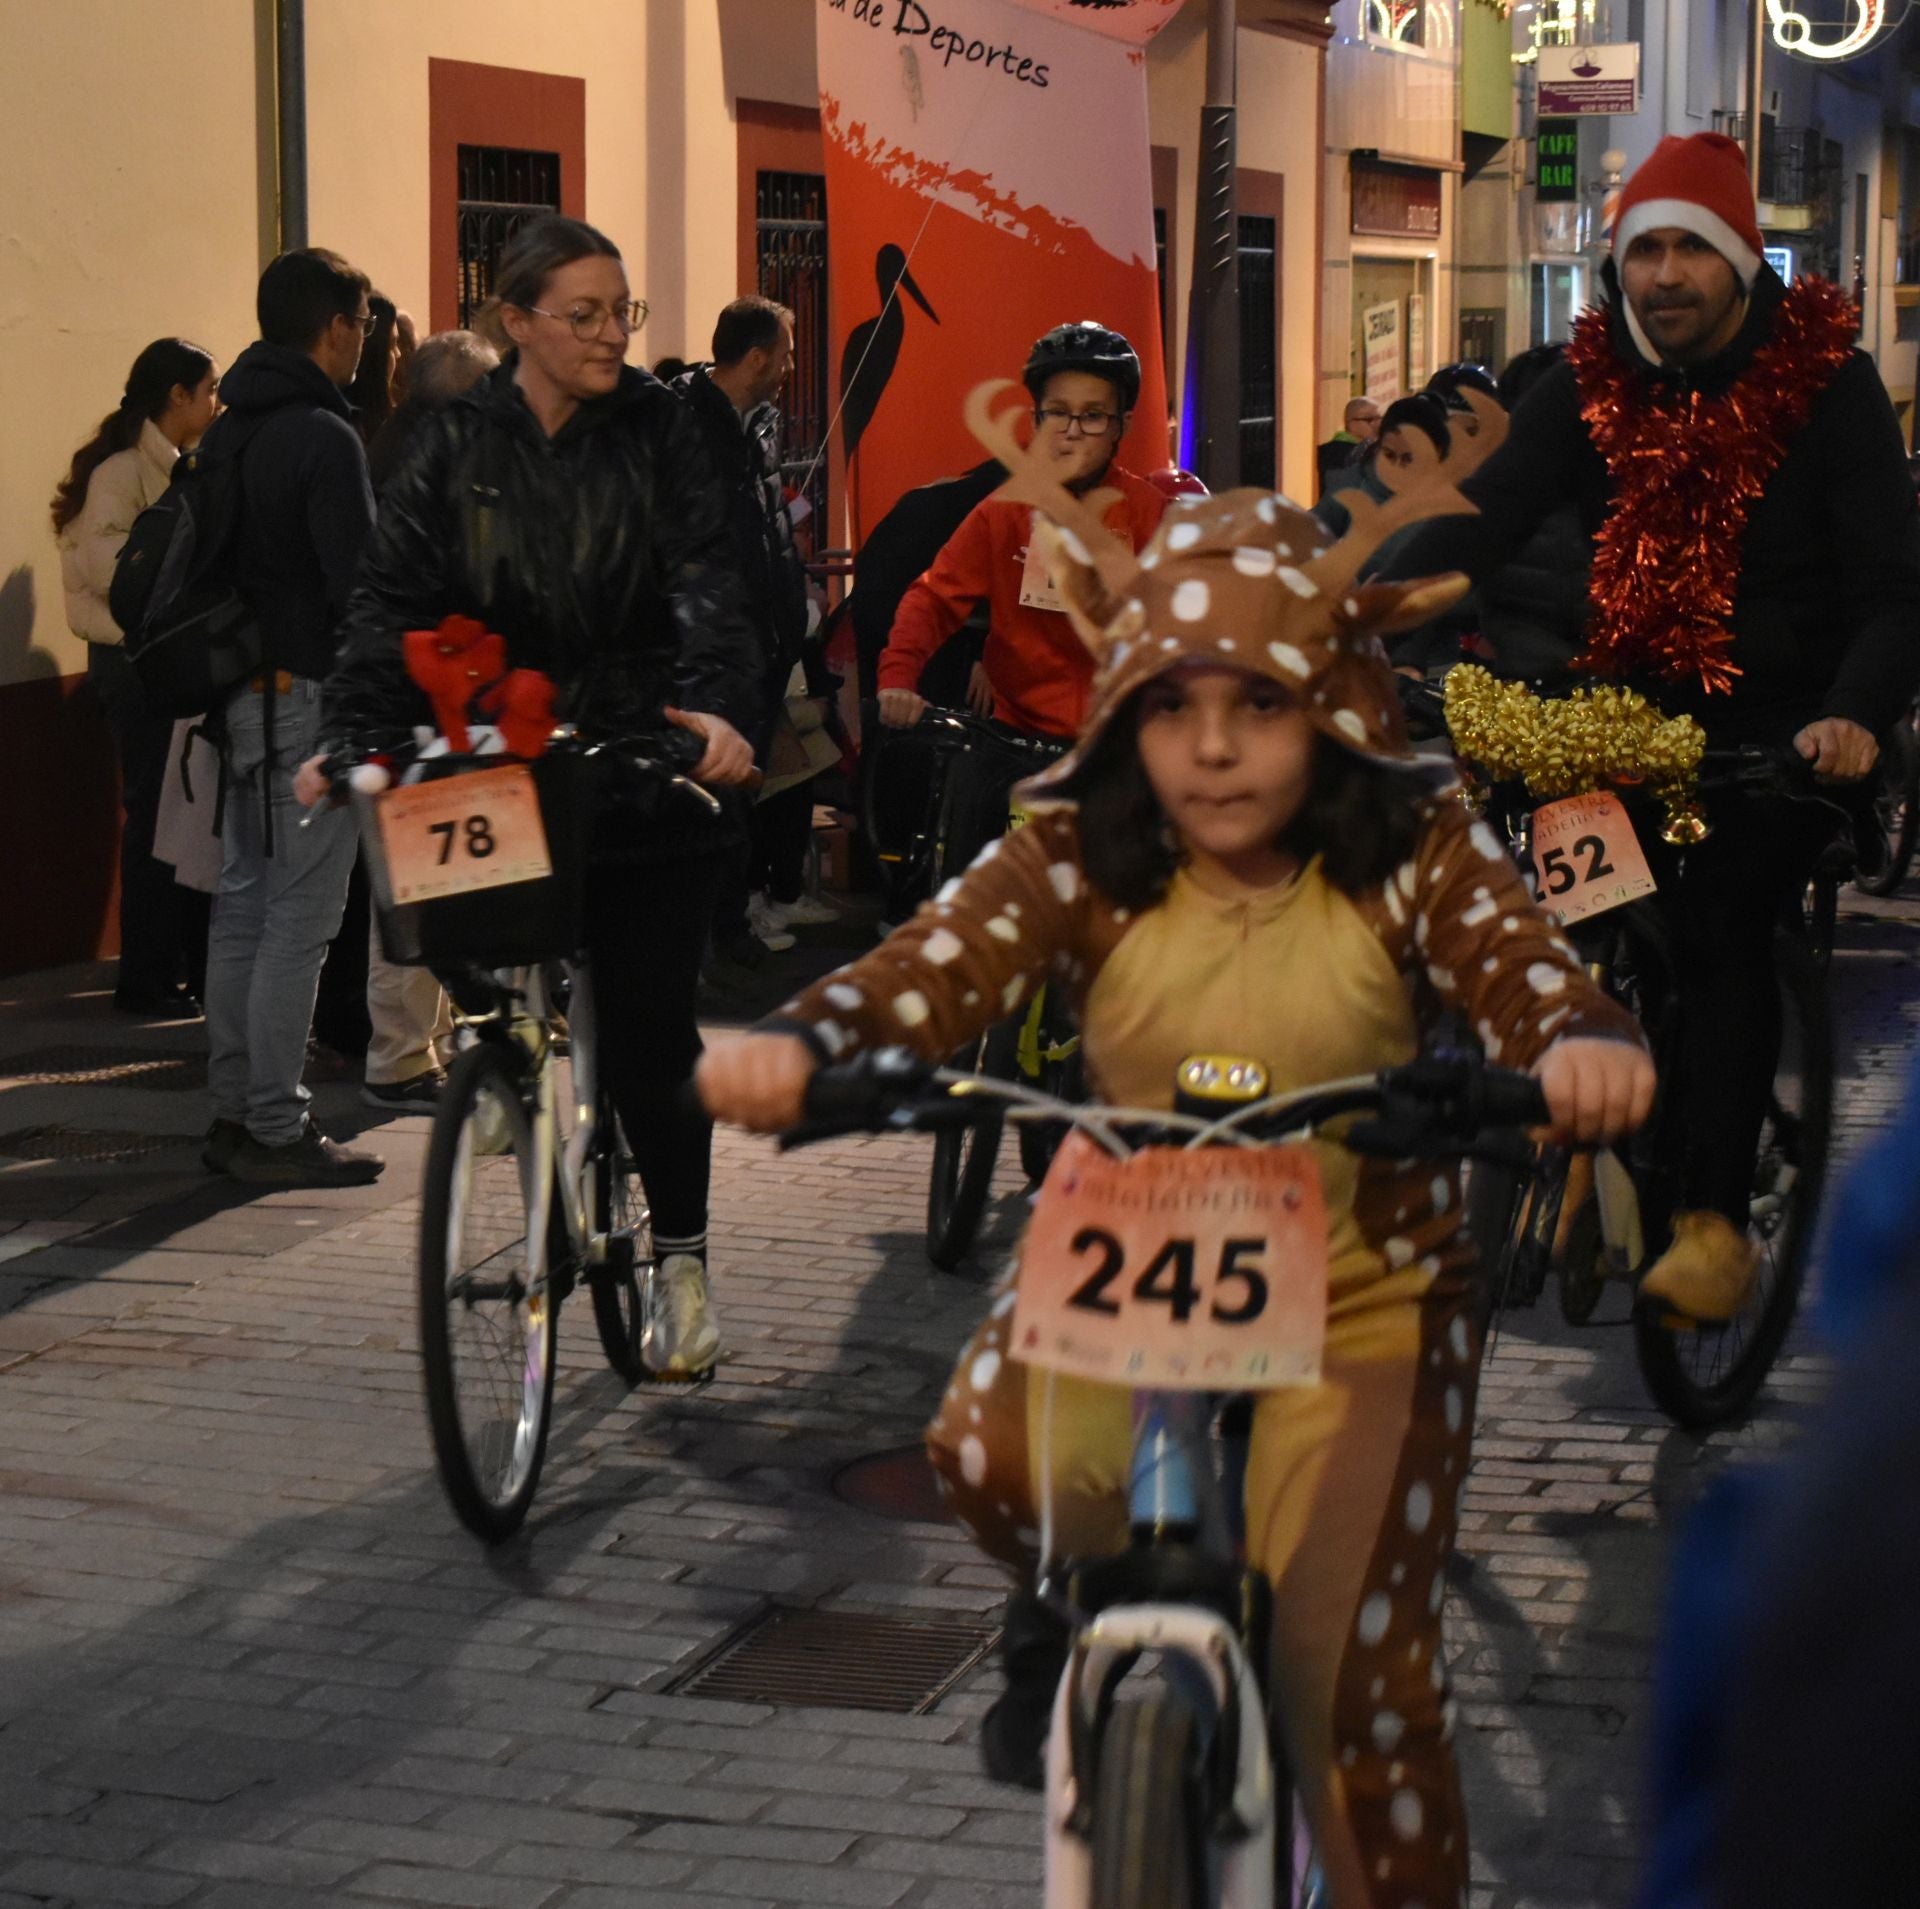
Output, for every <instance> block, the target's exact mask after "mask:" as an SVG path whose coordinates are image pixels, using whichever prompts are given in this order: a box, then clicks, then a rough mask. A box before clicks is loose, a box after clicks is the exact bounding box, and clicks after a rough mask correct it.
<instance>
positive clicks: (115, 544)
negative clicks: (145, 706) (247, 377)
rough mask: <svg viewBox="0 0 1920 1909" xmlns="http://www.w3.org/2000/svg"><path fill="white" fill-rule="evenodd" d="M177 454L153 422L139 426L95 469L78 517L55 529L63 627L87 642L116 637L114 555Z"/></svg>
mask: <svg viewBox="0 0 1920 1909" xmlns="http://www.w3.org/2000/svg"><path fill="white" fill-rule="evenodd" d="M179 456H180V452H179V448H178V447H177V446H176V445H175V444H174V443H173V442H172V440H171V439H170V438H168V437H167V435H166V433H165V432H163V431H162V430H161V429H160V427H159V426H158V425H157V424H154V423H152V422H151V421H149V422H147V423H145V424H143V425H141V427H140V438H139V441H138V442H137V443H136V444H134V445H133V446H132V447H131V448H130V449H128V450H124V451H116V452H115V453H114V454H113V455H112V456H111V457H110V458H108V459H107V460H106V462H105V463H103V464H100V465H98V466H96V467H95V470H94V473H93V475H92V476H91V477H90V478H88V479H87V501H86V503H85V504H84V505H83V506H82V507H81V511H80V515H79V516H78V517H76V518H75V519H74V520H73V522H72V523H70V524H69V525H68V526H67V527H66V529H65V530H63V531H62V532H61V533H60V581H61V583H62V585H63V586H64V587H65V590H66V595H67V627H68V628H69V629H71V630H72V631H73V633H74V635H75V636H77V637H80V638H82V639H84V640H85V641H86V642H88V643H116V644H117V643H118V642H119V641H120V626H119V624H117V623H116V622H115V621H114V620H113V614H112V612H111V611H110V610H108V608H107V586H108V585H109V584H110V583H112V581H113V564H114V559H115V558H116V557H118V556H119V554H120V546H121V545H122V544H124V543H125V542H126V541H127V532H128V531H130V530H131V529H132V528H133V520H134V519H135V518H136V517H138V516H139V515H140V513H141V512H142V511H143V510H145V509H146V507H147V506H148V505H149V504H151V503H152V502H153V501H154V500H155V499H156V498H157V497H158V496H159V495H160V493H161V492H162V491H163V490H165V489H166V488H167V485H168V484H169V483H170V482H171V481H172V478H173V467H174V465H175V463H176V462H177V461H178V459H179Z"/></svg>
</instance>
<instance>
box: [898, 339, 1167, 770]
mask: <svg viewBox="0 0 1920 1909" xmlns="http://www.w3.org/2000/svg"><path fill="white" fill-rule="evenodd" d="M1025 379H1026V386H1027V389H1028V391H1030V392H1031V393H1032V394H1033V404H1034V445H1035V448H1036V449H1038V450H1039V451H1041V452H1042V453H1043V454H1044V455H1045V456H1046V457H1047V458H1048V459H1049V460H1050V461H1051V462H1052V463H1053V465H1054V466H1055V467H1056V469H1057V471H1058V473H1059V476H1060V479H1061V482H1062V483H1064V484H1065V486H1066V487H1067V489H1068V490H1070V491H1072V492H1073V493H1074V494H1075V495H1076V496H1084V495H1085V494H1086V493H1087V492H1088V491H1093V490H1099V489H1101V488H1103V487H1104V488H1107V489H1110V490H1117V491H1118V492H1119V493H1120V496H1119V498H1118V500H1117V501H1116V502H1115V503H1113V504H1112V505H1111V506H1109V508H1108V510H1107V514H1106V521H1107V524H1108V526H1109V527H1110V528H1111V529H1113V530H1114V531H1116V532H1117V533H1118V534H1119V535H1121V536H1122V537H1124V538H1125V539H1126V541H1127V543H1128V545H1129V546H1130V547H1131V548H1132V549H1135V550H1138V549H1140V548H1141V546H1142V545H1144V544H1145V543H1146V541H1147V539H1148V538H1149V537H1151V536H1152V535H1153V533H1154V530H1155V528H1156V527H1157V526H1158V525H1159V522H1160V516H1161V513H1162V512H1163V511H1164V510H1165V509H1166V507H1167V500H1166V499H1165V497H1163V496H1162V495H1161V494H1160V492H1159V491H1157V490H1156V489H1155V488H1154V487H1153V486H1152V485H1151V484H1149V483H1148V482H1147V481H1146V479H1145V478H1142V477H1136V476H1135V475H1134V474H1133V473H1132V472H1131V471H1129V470H1127V469H1125V468H1124V467H1123V466H1121V465H1119V464H1117V463H1115V462H1114V453H1115V452H1116V451H1117V450H1118V449H1119V446H1120V440H1121V438H1122V437H1123V436H1124V435H1125V434H1126V429H1127V414H1128V413H1129V412H1130V411H1131V410H1132V409H1133V406H1134V402H1135V400H1136V399H1137V398H1138V397H1139V395H1140V359H1139V356H1138V354H1137V353H1136V352H1135V351H1134V349H1133V347H1132V346H1131V345H1130V344H1128V342H1127V341H1126V339H1125V338H1123V337H1122V336H1121V335H1120V334H1119V333H1118V332H1116V331H1108V330H1107V329H1106V328H1105V327H1104V326H1101V325H1095V324H1090V323H1083V324H1078V325H1060V326H1057V327H1056V328H1055V329H1054V330H1052V331H1050V332H1048V333H1047V335H1046V336H1045V337H1044V338H1042V339H1040V340H1039V342H1038V343H1036V344H1035V346H1034V348H1033V351H1032V353H1031V354H1030V355H1029V357H1028V359H1027V368H1026V372H1025ZM1032 523H1033V511H1032V509H1031V508H1030V507H1029V506H1028V505H1026V504H1017V503H1012V502H1009V501H1007V500H1005V499H1002V498H1000V497H998V496H994V497H988V498H987V499H986V500H985V501H984V502H982V503H979V504H977V505H975V506H974V508H973V510H972V511H971V512H969V514H968V515H967V517H966V519H965V520H964V521H963V522H962V524H961V526H960V528H959V529H958V530H956V531H955V532H954V534H953V536H952V537H951V538H950V539H949V540H948V542H947V545H946V547H945V549H943V550H942V551H941V552H940V554H939V556H938V557H936V558H935V559H934V560H933V563H932V565H931V566H930V567H929V568H928V570H927V572H926V574H925V575H924V576H922V577H921V578H920V579H919V581H918V582H916V583H915V584H914V585H913V587H912V588H911V589H910V590H909V591H908V592H907V594H906V596H905V597H903V598H902V599H901V603H900V608H899V611H898V613H897V614H896V615H895V617H894V621H893V632H892V634H891V636H889V637H888V639H887V647H886V649H885V650H884V651H882V653H881V656H880V719H881V721H882V722H885V723H888V724H891V725H892V726H893V727H895V728H905V727H907V726H909V725H910V724H912V723H915V722H918V721H919V719H920V712H921V711H922V710H923V709H924V708H925V707H926V703H925V701H924V699H923V698H922V697H921V696H920V695H919V694H918V693H917V689H916V685H917V684H918V683H919V681H920V672H921V671H922V670H923V669H924V668H925V667H926V666H927V662H928V660H929V659H930V658H931V657H932V655H933V653H934V651H935V650H937V649H938V648H939V647H940V646H941V644H943V643H944V642H946V640H947V639H948V638H949V637H950V636H952V635H953V633H954V631H956V630H957V629H959V627H960V626H961V624H963V623H964V622H965V621H966V620H967V617H968V616H969V615H970V614H971V612H972V610H973V608H974V606H975V605H976V604H977V603H980V602H982V601H984V602H985V603H986V604H987V606H988V617H989V626H990V627H989V634H988V637H987V647H986V655H985V657H984V659H983V660H984V661H985V664H986V670H987V675H988V677H989V678H990V679H991V680H992V683H993V714H994V720H995V721H996V722H1000V723H1004V724H1006V726H1007V727H1008V728H1010V729H1015V730H1018V731H1020V732H1021V733H1022V734H1023V735H1029V736H1034V735H1037V736H1059V737H1060V738H1062V739H1063V740H1066V739H1070V738H1071V737H1072V736H1073V735H1075V734H1076V733H1077V732H1078V730H1079V727H1080V724H1081V722H1082V721H1083V720H1084V718H1085V716H1086V713H1087V699H1088V692H1089V690H1090V687H1091V685H1092V682H1093V659H1092V657H1091V656H1089V655H1088V653H1087V647H1086V645H1085V644H1084V643H1082V642H1081V641H1080V639H1079V638H1078V637H1077V636H1075V635H1074V633H1073V628H1072V626H1071V625H1070V624H1069V623H1068V621H1067V619H1066V616H1065V614H1064V613H1063V612H1062V611H1061V610H1060V609H1059V608H1058V605H1057V600H1056V598H1055V597H1054V594H1053V590H1052V586H1051V585H1050V584H1049V583H1048V581H1047V575H1046V570H1045V567H1044V566H1043V565H1041V564H1040V563H1039V561H1038V560H1037V559H1036V558H1033V557H1030V555H1029V549H1028V532H1029V530H1030V529H1031V527H1032Z"/></svg>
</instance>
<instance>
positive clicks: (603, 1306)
mask: <svg viewBox="0 0 1920 1909" xmlns="http://www.w3.org/2000/svg"><path fill="white" fill-rule="evenodd" d="M597 1133H598V1138H597V1139H596V1142H595V1154H596V1159H595V1162H594V1166H595V1173H594V1206H595V1208H596V1211H595V1213H594V1216H593V1227H594V1231H595V1232H597V1233H600V1234H602V1235H604V1237H605V1239H606V1242H607V1256H606V1258H605V1259H604V1260H603V1261H602V1262H601V1263H600V1264H599V1265H597V1266H590V1267H588V1268H587V1274H586V1278H587V1290H588V1291H589V1292H590V1293H591V1294H592V1295H593V1323H594V1325H595V1326H596V1327H597V1328H598V1330H599V1333H600V1349H601V1351H603V1352H604V1353H605V1354H606V1355H607V1363H608V1365H610V1366H612V1367H613V1369H614V1371H616V1372H617V1373H619V1375H620V1376H621V1377H622V1378H623V1379H625V1380H626V1381H627V1382H628V1383H629V1384H634V1383H637V1382H638V1380H639V1379H640V1378H641V1376H642V1375H643V1374H644V1373H645V1371H646V1367H645V1365H644V1364H643V1363H642V1361H641V1358H640V1332H641V1328H642V1327H643V1326H644V1324H645V1323H646V1322H645V1319H644V1318H643V1316H642V1311H641V1302H640V1277H641V1274H642V1272H643V1271H644V1270H645V1268H646V1266H647V1263H648V1261H650V1260H651V1259H652V1258H653V1232H652V1228H651V1226H650V1224H649V1217H648V1213H647V1196H646V1192H645V1190H644V1189H643V1188H642V1186H641V1185H640V1173H639V1169H638V1168H636V1167H635V1165H634V1164H633V1154H632V1151H631V1149H629V1147H628V1146H627V1136H626V1134H625V1133H624V1132H623V1131H622V1129H621V1126H620V1116H619V1115H618V1114H616V1113H615V1112H614V1110H613V1102H612V1100H611V1099H610V1098H609V1097H608V1096H607V1095H605V1094H602V1095H601V1096H600V1114H599V1126H598V1129H597Z"/></svg>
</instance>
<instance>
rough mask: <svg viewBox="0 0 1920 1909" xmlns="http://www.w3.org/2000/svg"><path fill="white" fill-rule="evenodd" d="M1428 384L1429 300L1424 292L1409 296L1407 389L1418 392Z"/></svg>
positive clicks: (1410, 293) (1411, 293)
mask: <svg viewBox="0 0 1920 1909" xmlns="http://www.w3.org/2000/svg"><path fill="white" fill-rule="evenodd" d="M1426 382H1427V300H1426V295H1425V294H1424V293H1422V292H1409V293H1408V294H1407V388H1408V389H1409V390H1411V391H1418V390H1419V389H1420V388H1421V387H1422V386H1423V385H1424V384H1425V383H1426Z"/></svg>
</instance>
